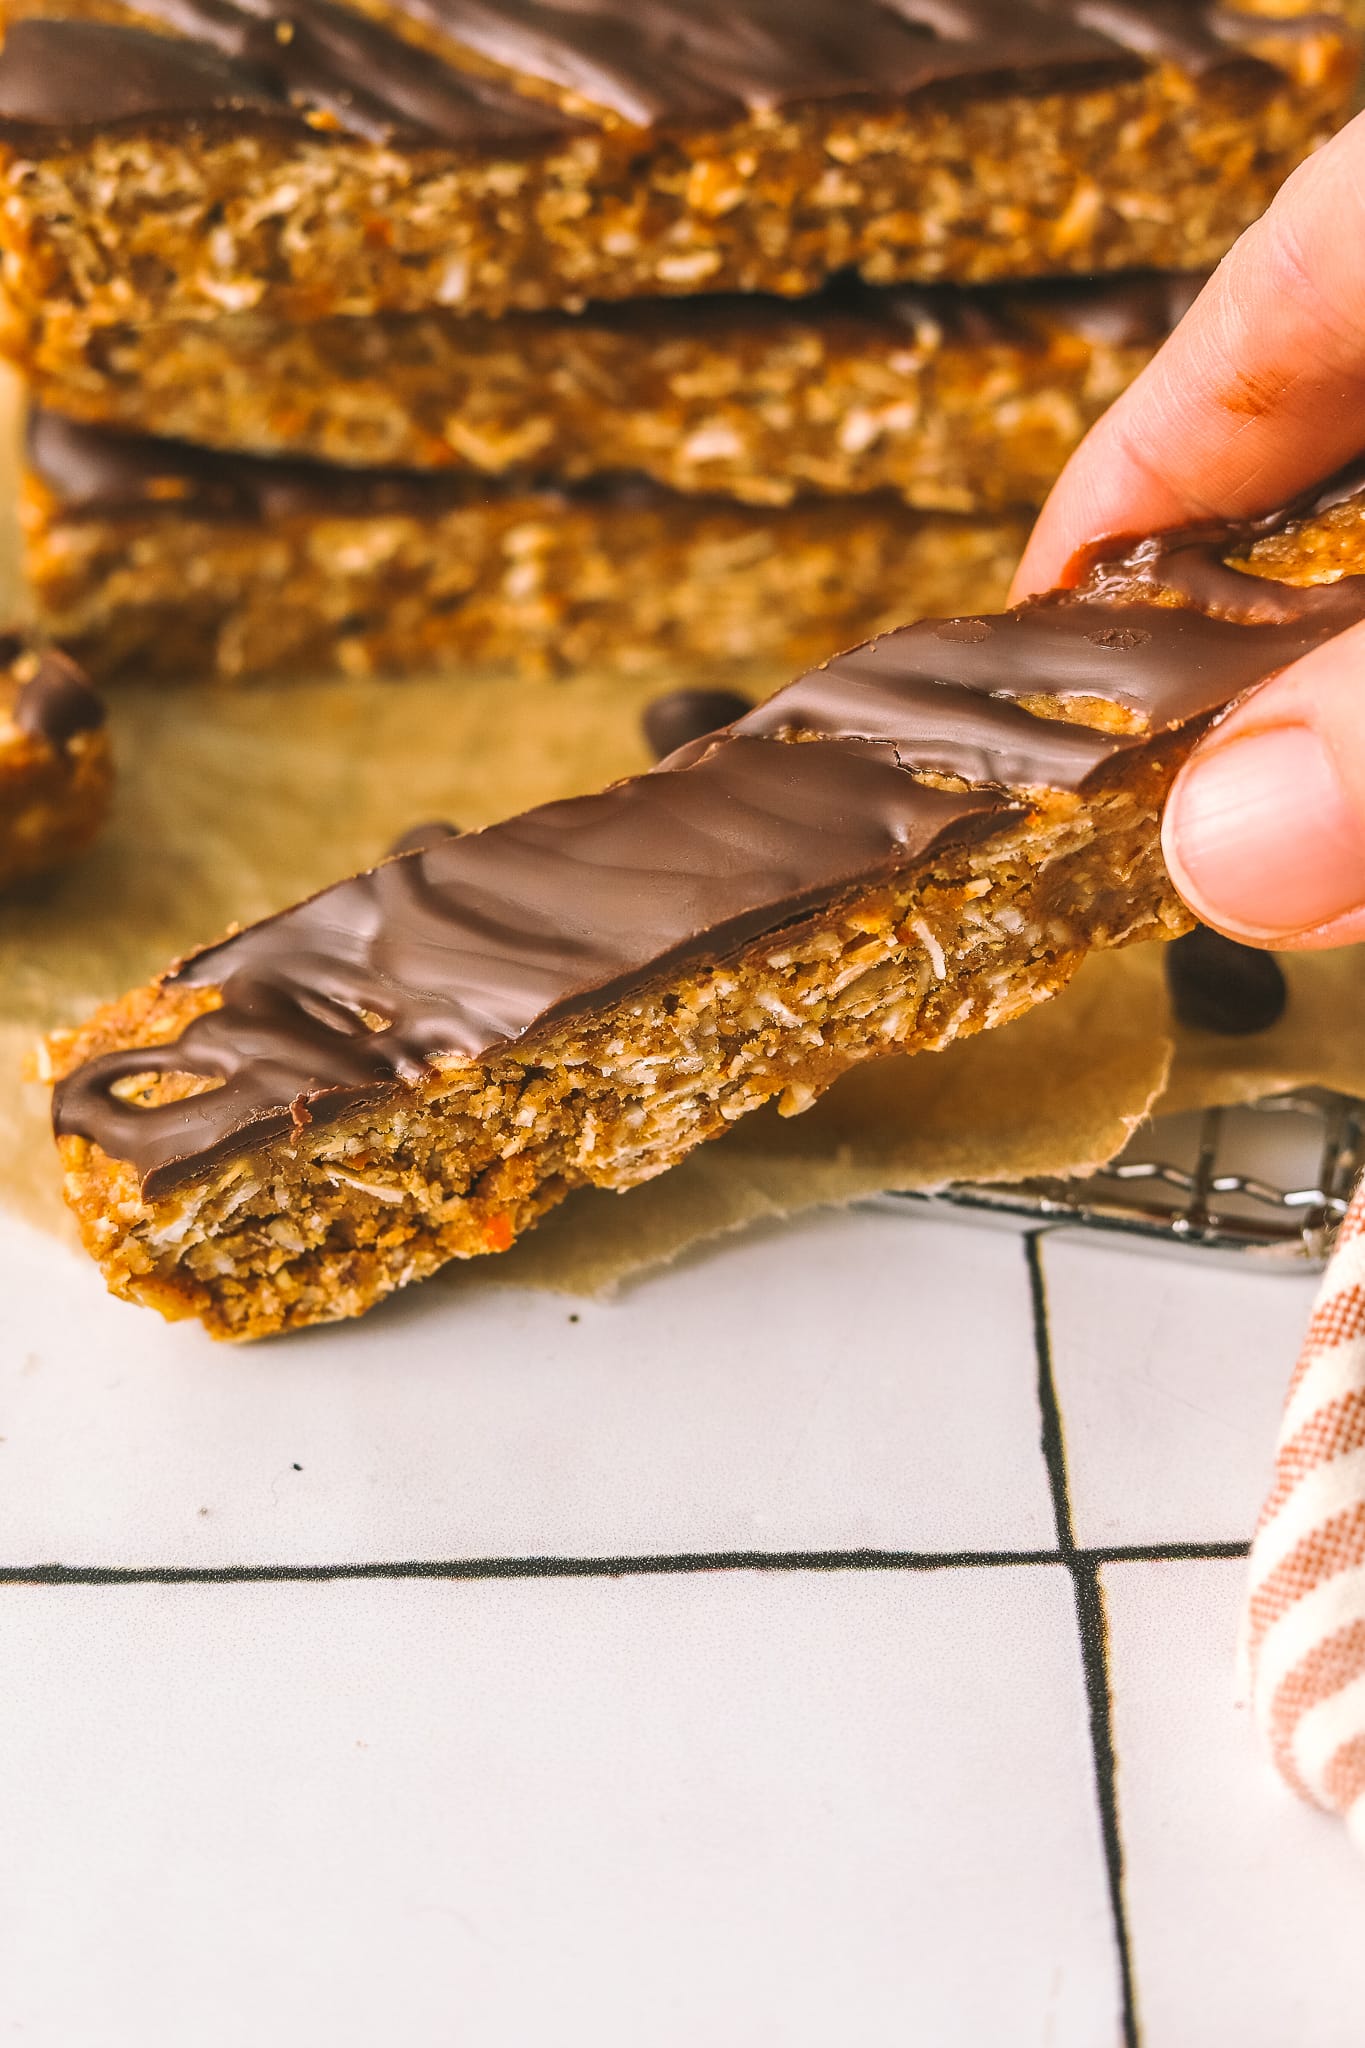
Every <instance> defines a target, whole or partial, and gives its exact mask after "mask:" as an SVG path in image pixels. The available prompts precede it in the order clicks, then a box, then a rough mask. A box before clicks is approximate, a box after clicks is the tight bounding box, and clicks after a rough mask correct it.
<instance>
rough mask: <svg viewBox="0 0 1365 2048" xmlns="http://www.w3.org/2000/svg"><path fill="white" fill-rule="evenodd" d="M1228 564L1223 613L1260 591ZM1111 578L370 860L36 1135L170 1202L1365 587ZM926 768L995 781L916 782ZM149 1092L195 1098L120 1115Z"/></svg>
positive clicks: (1335, 623) (739, 932)
mask: <svg viewBox="0 0 1365 2048" xmlns="http://www.w3.org/2000/svg"><path fill="white" fill-rule="evenodd" d="M1321 501H1322V500H1321V497H1320V498H1319V500H1318V501H1317V502H1321ZM1245 531H1246V530H1245V529H1239V530H1237V531H1236V532H1233V531H1232V530H1230V529H1224V530H1223V531H1222V532H1221V533H1220V534H1219V535H1218V536H1217V537H1216V538H1215V537H1212V536H1203V537H1200V538H1199V539H1198V540H1192V539H1191V537H1190V536H1189V535H1186V534H1176V535H1173V536H1170V537H1168V538H1167V540H1166V541H1165V542H1163V543H1157V544H1152V545H1149V544H1147V543H1144V544H1143V545H1142V547H1141V548H1139V549H1135V550H1133V551H1131V552H1130V555H1129V556H1128V557H1127V558H1126V559H1127V561H1128V564H1129V568H1130V572H1131V571H1132V565H1133V563H1134V562H1138V561H1140V563H1141V568H1142V574H1143V576H1144V577H1146V578H1148V579H1149V580H1150V581H1151V583H1152V585H1153V588H1154V589H1155V588H1156V587H1158V586H1159V584H1160V577H1161V565H1162V562H1163V560H1164V559H1169V560H1171V561H1172V562H1173V563H1176V564H1183V565H1184V570H1182V573H1184V572H1185V570H1188V571H1190V573H1193V571H1192V565H1193V564H1194V563H1195V562H1196V560H1197V559H1203V558H1207V564H1208V566H1209V567H1210V574H1211V575H1212V568H1213V565H1215V564H1216V563H1217V562H1218V560H1219V559H1220V550H1227V549H1229V548H1230V547H1231V546H1233V545H1235V544H1237V543H1238V542H1239V541H1240V540H1242V539H1244V537H1245ZM1163 551H1164V552H1163ZM1228 573H1229V575H1231V576H1232V577H1233V578H1234V581H1235V584H1236V586H1237V590H1235V591H1234V593H1233V594H1234V596H1238V595H1239V593H1240V586H1241V585H1243V584H1250V583H1253V582H1255V581H1256V579H1253V578H1249V577H1244V576H1240V575H1238V574H1237V572H1235V571H1230V572H1228ZM1106 578H1108V580H1109V581H1110V582H1115V581H1117V571H1116V570H1115V569H1114V567H1113V566H1112V565H1100V567H1099V569H1097V571H1096V573H1095V577H1094V578H1093V579H1092V585H1091V587H1090V588H1088V589H1087V590H1086V591H1085V592H1083V593H1082V594H1080V595H1079V596H1073V597H1060V598H1057V597H1054V598H1050V599H1043V600H1041V601H1038V602H1035V603H1031V604H1026V605H1022V606H1020V607H1019V608H1017V609H1016V610H1014V611H1012V612H1006V613H1004V614H1001V615H999V616H997V617H994V618H964V619H947V620H942V619H940V620H924V621H921V622H920V623H919V624H917V625H913V626H908V627H905V628H903V629H902V630H901V631H899V632H896V633H888V634H884V635H882V636H881V637H880V638H879V639H877V640H873V641H870V642H868V643H867V644H866V645H865V646H863V647H859V648H854V649H852V650H851V651H850V652H849V653H847V654H844V655H841V656H839V657H837V658H836V659H835V660H834V661H832V662H830V663H829V664H828V665H827V666H826V667H824V668H822V669H817V670H815V671H814V672H813V673H812V674H810V675H808V676H805V677H803V678H801V679H800V680H799V681H798V682H796V683H794V684H792V685H791V687H790V688H789V689H787V690H784V691H781V692H779V694H778V695H777V696H776V697H774V698H772V699H770V700H769V702H768V703H766V704H764V705H762V706H760V707H759V708H758V709H757V710H755V711H751V712H749V713H747V714H746V715H745V716H744V717H743V718H742V719H740V720H739V721H738V722H737V724H735V725H733V726H731V727H729V728H727V729H726V730H724V731H722V732H721V733H719V734H716V735H714V736H712V737H709V738H702V739H700V740H697V741H695V742H693V743H692V744H691V745H688V746H685V747H683V748H682V749H681V751H680V752H679V753H676V754H674V755H672V756H670V757H669V758H668V759H667V760H666V761H665V762H663V763H662V764H661V765H660V766H659V767H658V768H656V769H654V770H653V771H652V772H651V773H650V774H648V775H644V776H636V777H634V778H633V779H631V780H629V781H626V782H622V783H618V784H616V785H615V787H613V788H611V789H608V790H606V791H605V792H603V793H602V794H600V795H597V796H590V797H580V798H574V799H571V800H570V801H568V802H565V803H557V804H548V805H545V806H543V807H542V808H541V809H539V810H534V811H530V812H527V813H525V814H524V815H523V816H521V817H518V818H512V819H509V820H507V821H506V822H505V823H503V824H500V825H494V826H491V827H489V828H488V829H487V830H486V831H483V832H472V833H466V834H464V835H463V836H462V837H460V838H457V839H447V840H445V841H443V842H441V843H438V844H437V845H435V846H432V847H429V848H427V849H426V850H424V851H420V852H416V853H411V854H407V855H404V856H402V857H400V858H398V859H393V860H389V861H386V862H385V863H383V864H382V865H381V866H379V867H377V868H375V869H372V870H370V871H369V872H368V873H366V874H362V875H359V876H356V877H355V878H353V879H352V880H350V881H347V882H342V883H340V884H338V885H337V886H336V887H335V888H332V889H328V890H324V891H323V892H322V894H321V895H319V896H316V897H313V898H312V899H311V900H310V901H309V902H306V903H303V904H300V905H298V906H297V907H296V908H294V909H292V910H287V911H284V912H283V913H281V915H279V916H278V917H274V918H270V919H267V920H266V921H265V922H264V923H262V924H258V925H255V926H252V927H250V928H249V929H248V930H246V931H244V932H240V933H238V934H237V935H235V936H234V937H231V938H228V939H226V940H224V941H223V942H222V943H221V944H220V945H217V946H212V947H210V948H208V949H207V950H206V951H205V952H202V953H199V954H197V955H195V956H194V957H193V958H192V959H190V960H189V961H187V962H186V963H185V964H183V965H182V966H181V967H180V968H178V969H177V970H176V971H175V972H174V973H173V974H172V975H170V976H169V977H168V985H170V986H171V987H176V988H186V989H207V990H213V991H216V992H218V995H219V1007H217V1008H215V1009H211V1010H209V1011H207V1012H205V1013H204V1014H203V1015H201V1016H199V1017H198V1018H196V1020H195V1021H194V1022H193V1023H191V1024H190V1025H189V1026H188V1027H187V1029H186V1030H185V1031H184V1032H183V1033H182V1034H181V1036H180V1037H179V1038H178V1039H177V1040H175V1041H174V1042H173V1043H171V1044H168V1045H161V1046H154V1047H146V1046H141V1047H134V1048H131V1049H129V1050H126V1051H120V1052H116V1053H111V1054H108V1055H106V1056H104V1057H101V1058H98V1059H95V1060H92V1061H90V1062H88V1063H87V1064H86V1065H85V1066H83V1067H80V1068H78V1069H77V1070H76V1071H75V1072H74V1073H73V1074H71V1075H70V1076H68V1077H67V1079H66V1080H65V1081H63V1082H62V1083H61V1084H60V1086H59V1087H58V1090H57V1093H56V1097H55V1102H54V1118H55V1124H56V1129H57V1131H58V1132H59V1133H77V1134H80V1135H81V1136H84V1137H86V1138H88V1139H90V1140H92V1141H93V1142H94V1143H96V1144H98V1145H99V1146H100V1147H101V1148H102V1149H103V1150H104V1151H105V1152H106V1153H108V1154H109V1155H110V1156H112V1157H114V1158H118V1159H124V1160H127V1161H129V1162H130V1164H131V1165H132V1166H133V1167H134V1168H135V1170H136V1171H137V1173H138V1174H139V1176H140V1177H141V1180H142V1184H143V1188H144V1190H145V1191H146V1192H147V1193H148V1194H156V1193H159V1192H161V1191H164V1190H166V1189H168V1188H172V1187H174V1186H176V1185H178V1184H180V1183H182V1182H184V1181H188V1180H192V1179H194V1178H196V1177H197V1176H199V1175H201V1174H202V1173H204V1172H205V1171H207V1170H208V1169H209V1168H210V1167H211V1166H212V1165H214V1164H215V1163H216V1162H218V1161H221V1160H223V1159H225V1158H229V1157H231V1156H233V1155H234V1154H236V1153H238V1152H241V1151H244V1150H247V1149H250V1148H251V1147H253V1146H255V1145H258V1144H261V1143H264V1142H266V1141H268V1140H270V1139H272V1138H275V1137H277V1136H281V1135H283V1134H285V1133H286V1132H288V1131H289V1130H290V1129H291V1128H298V1127H301V1126H302V1125H304V1124H306V1123H308V1122H326V1121H329V1120H331V1119H332V1118H334V1117H336V1116H338V1115H340V1114H343V1113H344V1112H346V1111H347V1110H349V1109H351V1108H354V1107H356V1106H358V1105H360V1104H362V1103H364V1102H366V1101H369V1100H372V1099H378V1098H379V1097H381V1096H384V1095H387V1094H389V1093H391V1092H392V1091H393V1090H394V1089H396V1088H399V1087H401V1086H403V1085H404V1084H411V1083H413V1082H415V1081H417V1080H419V1079H420V1078H421V1077H422V1076H423V1075H424V1074H425V1073H427V1072H428V1071H429V1070H430V1063H431V1062H432V1061H433V1060H435V1059H437V1058H439V1057H441V1056H442V1055H445V1056H456V1057H458V1056H460V1055H465V1056H467V1057H469V1058H480V1057H482V1056H484V1055H486V1054H488V1053H491V1052H494V1051H496V1050H498V1049H499V1048H502V1047H506V1046H509V1045H512V1044H515V1043H517V1042H518V1041H520V1040H523V1039H524V1038H525V1037H526V1036H527V1034H528V1033H530V1032H532V1031H533V1030H535V1029H536V1028H537V1027H538V1026H541V1025H546V1024H549V1023H552V1022H554V1021H556V1020H558V1019H562V1018H565V1017H568V1016H571V1015H574V1014H576V1013H579V1012H581V1011H582V1010H584V1009H586V1008H589V1007H591V1006H595V1005H599V1004H601V1003H603V1002H607V1001H611V1000H614V999H616V998H618V997H622V996H625V995H628V994H629V993H630V992H631V991H632V990H635V989H637V988H641V987H643V986H644V985H645V984H646V983H648V982H650V981H651V980H653V979H655V978H656V977H658V976H659V975H661V974H663V973H666V972H667V971H669V970H670V969H676V968H678V967H681V966H685V965H691V964H695V963H699V962H716V961H723V960H724V959H725V958H727V957H728V956H730V955H733V954H734V953H735V952H736V950H738V949H739V948H741V947H743V946H744V945H746V944H747V943H748V942H750V941H752V940H755V939H758V938H761V937H763V936H764V935H767V934H773V935H776V934H778V933H780V932H782V931H783V930H784V929H787V928H789V927H791V926H792V925H794V924H798V923H799V922H800V921H801V920H802V919H804V918H808V917H809V916H811V915H812V914H814V913H817V912H820V911H822V910H828V909H829V908H831V907H832V906H833V905H836V904H837V903H838V902H839V901H840V900H841V899H842V898H844V897H846V896H848V895H849V894H851V893H853V892H855V891H858V890H860V889H866V888H868V887H873V886H876V885H877V884H878V883H879V882H881V881H883V880H886V879H889V878H890V877H892V876H894V875H895V874H896V873H898V872H900V871H902V870H904V869H906V868H908V867H910V866H912V865H913V864H914V863H916V862H918V861H920V860H922V859H923V858H924V857H925V856H927V855H929V854H931V853H935V852H939V851H942V850H947V849H949V848H952V847H956V846H961V845H963V844H966V843H969V842H972V841H975V840H979V839H981V838H983V837H987V836H990V835H991V834H994V833H996V832H1000V831H1002V830H1005V829H1007V828H1008V827H1009V826H1010V825H1011V824H1012V822H1013V821H1014V820H1015V819H1017V818H1018V817H1019V816H1020V815H1021V810H1020V805H1019V801H1018V798H1017V797H1016V796H1014V795H1013V794H1012V792H1015V791H1018V792H1024V791H1028V790H1030V789H1037V788H1040V787H1053V788H1061V789H1072V790H1074V789H1079V788H1081V787H1083V786H1084V785H1085V783H1086V782H1087V781H1088V780H1089V779H1090V778H1091V777H1092V776H1093V775H1094V774H1095V773H1096V771H1097V770H1098V769H1099V768H1100V767H1102V766H1103V765H1104V763H1105V762H1106V761H1108V760H1111V759H1113V758H1114V757H1115V756H1117V755H1119V754H1120V753H1122V752H1123V751H1124V750H1125V749H1126V748H1128V747H1131V746H1132V745H1133V744H1134V743H1135V736H1134V734H1133V733H1132V732H1107V731H1100V730H1097V729H1095V728H1094V727H1091V726H1087V725H1079V724H1069V723H1065V722H1063V721H1060V720H1058V719H1056V718H1052V717H1045V716H1040V715H1039V713H1038V711H1037V709H1036V708H1035V709H1030V708H1028V706H1029V704H1030V703H1032V704H1034V705H1035V706H1036V704H1037V703H1038V702H1039V701H1040V700H1041V701H1044V702H1047V701H1049V700H1053V699H1061V700H1067V699H1078V698H1087V699H1090V700H1092V701H1093V700H1094V699H1097V698H1099V699H1106V700H1108V701H1109V702H1111V703H1113V704H1116V705H1118V706H1120V707H1122V708H1123V709H1124V710H1125V711H1126V712H1127V713H1129V714H1130V716H1131V718H1132V719H1133V720H1134V721H1136V722H1139V723H1140V724H1141V725H1142V727H1143V729H1144V731H1146V732H1148V733H1152V734H1160V733H1164V732H1167V731H1171V730H1173V729H1176V728H1178V727H1182V726H1187V725H1189V724H1191V723H1197V722H1201V721H1203V720H1205V719H1206V718H1207V717H1208V716H1209V715H1210V714H1211V713H1212V712H1214V711H1216V710H1218V709H1219V708H1221V707H1222V706H1224V705H1226V704H1227V703H1228V702H1230V701H1231V700H1232V699H1233V698H1234V697H1236V696H1237V695H1239V694H1240V693H1241V692H1242V691H1243V690H1245V689H1248V688H1250V687H1251V686H1252V685H1253V684H1255V683H1257V682H1259V681H1261V680H1263V679H1264V678H1265V677H1266V676H1267V675H1269V674H1271V673H1273V672H1274V671H1275V670H1276V669H1278V668H1280V667H1282V666H1283V665H1284V664H1285V663H1286V662H1289V661H1292V660H1294V659H1295V658H1296V657H1297V656H1298V655H1300V654H1303V653H1305V652H1306V651H1307V650H1308V649H1309V648H1311V647H1313V646H1316V645H1317V644H1318V643H1319V642H1320V641H1321V640H1323V639H1325V638H1326V637H1328V635H1330V634H1331V633H1332V632H1335V631H1337V630H1338V629H1339V628H1340V627H1341V626H1342V625H1343V624H1345V623H1346V622H1347V619H1348V616H1349V617H1353V618H1355V619H1360V618H1365V577H1353V578H1344V579H1343V580H1342V581H1341V582H1339V583H1338V584H1336V585H1334V586H1327V587H1321V588H1312V589H1302V590H1300V589H1294V588H1292V587H1290V586H1288V585H1277V586H1275V587H1274V588H1275V604H1276V606H1277V607H1278V610H1279V612H1280V614H1282V616H1278V617H1277V618H1276V619H1275V620H1274V621H1273V622H1272V623H1267V624H1264V625H1249V624H1246V623H1243V622H1242V621H1241V619H1240V618H1238V617H1219V616H1209V615H1206V614H1204V613H1201V612H1197V611H1194V610H1191V609H1189V608H1188V607H1187V606H1184V605H1180V604H1174V605H1172V604H1164V605H1163V604H1160V603H1157V602H1155V601H1153V602H1150V603H1148V602H1142V601H1131V600H1129V601H1119V600H1117V599H1115V598H1114V597H1112V596H1106V595H1105V594H1104V590H1103V585H1104V583H1105V580H1106ZM1214 580H1215V582H1216V584H1217V591H1218V594H1219V595H1220V596H1221V595H1223V594H1224V589H1223V584H1222V582H1221V580H1220V579H1214ZM1257 588H1259V584H1257ZM1250 602H1251V600H1250V599H1249V598H1247V597H1246V596H1245V595H1242V596H1240V607H1241V608H1245V606H1246V605H1248V604H1249V603H1250ZM931 772H935V773H938V774H939V775H951V776H957V777H960V778H962V780H964V781H968V782H972V783H976V784H978V785H981V784H984V785H986V786H985V787H977V788H974V789H963V790H952V789H946V790H945V789H942V788H938V787H935V786H933V785H932V784H930V783H927V782H925V781H922V780H920V779H918V777H919V776H920V775H923V774H926V773H931ZM155 1074H166V1075H177V1074H183V1075H190V1076H198V1077H199V1078H201V1079H204V1080H210V1081H212V1082H213V1083H215V1084H216V1085H215V1086H213V1087H212V1088H211V1089H209V1090H208V1091H206V1092H204V1093H202V1094H197V1095H192V1096H189V1097H186V1098H184V1099H182V1100H180V1101H176V1102H166V1103H162V1104H159V1105H147V1104H139V1103H138V1102H137V1101H136V1100H131V1099H128V1097H129V1095H130V1093H132V1094H135V1092H136V1077H139V1076H148V1075H155ZM121 1089H122V1092H120V1090H121Z"/></svg>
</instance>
